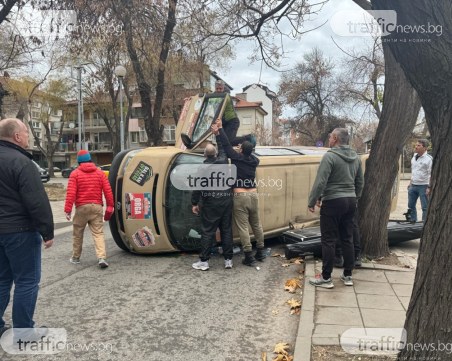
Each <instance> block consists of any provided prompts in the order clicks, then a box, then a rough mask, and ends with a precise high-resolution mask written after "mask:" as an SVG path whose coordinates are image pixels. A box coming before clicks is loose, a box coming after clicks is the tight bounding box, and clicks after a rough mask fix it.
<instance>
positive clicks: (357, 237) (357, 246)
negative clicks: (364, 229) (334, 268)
mask: <svg viewBox="0 0 452 361" xmlns="http://www.w3.org/2000/svg"><path fill="white" fill-rule="evenodd" d="M353 248H354V250H355V259H357V258H358V257H360V256H361V232H360V231H359V225H358V209H356V212H355V216H354V217H353ZM340 257H342V244H341V242H338V243H337V244H336V258H340Z"/></svg>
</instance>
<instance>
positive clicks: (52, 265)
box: [0, 226, 301, 361]
mask: <svg viewBox="0 0 452 361" xmlns="http://www.w3.org/2000/svg"><path fill="white" fill-rule="evenodd" d="M68 231H69V232H70V231H71V229H70V228H69V229H67V228H66V229H62V230H58V231H57V236H56V237H55V240H56V241H55V245H54V247H52V248H50V249H48V250H43V262H42V264H43V270H42V282H41V288H40V293H39V298H38V303H37V309H36V312H35V320H36V324H37V325H38V326H39V325H46V326H47V327H51V328H64V329H66V331H67V335H68V340H67V342H68V343H67V345H66V350H64V351H63V352H61V353H58V354H56V355H52V356H50V355H36V356H11V355H8V354H6V353H4V352H3V351H1V348H0V359H1V360H18V359H20V360H28V359H30V360H31V359H32V360H76V359H77V360H151V361H153V360H155V361H157V360H159V361H166V360H168V361H170V360H171V361H178V360H181V361H182V360H184V361H191V360H193V361H195V360H196V361H204V360H205V361H222V360H228V361H229V360H230V361H233V360H234V361H237V360H256V361H257V360H262V358H261V353H262V352H267V353H268V359H269V360H270V359H272V356H273V354H272V351H273V348H274V346H275V344H276V343H279V342H288V343H289V344H292V345H293V343H294V341H295V337H296V332H297V328H298V322H299V316H296V315H290V307H289V306H288V305H287V304H286V301H287V300H289V299H291V298H293V297H294V295H292V294H289V293H288V292H285V291H284V283H285V281H286V280H287V279H289V278H292V277H296V276H297V275H298V270H299V269H300V266H298V265H292V266H290V267H283V266H282V263H284V260H283V259H281V258H279V257H270V258H268V259H267V260H266V261H265V262H264V263H262V264H261V267H260V270H259V271H258V270H256V269H255V268H250V267H246V266H243V265H242V264H241V262H240V261H241V258H242V257H243V256H242V255H239V256H236V257H235V258H234V262H235V263H234V268H233V269H232V270H225V269H224V268H223V259H222V258H220V257H219V256H214V257H213V258H212V259H211V269H210V270H209V271H205V272H203V271H197V270H194V269H192V268H191V264H192V263H193V262H194V261H196V260H197V257H196V255H194V254H172V255H159V256H137V255H132V254H130V253H127V252H124V251H121V250H120V249H119V248H117V247H116V245H115V244H114V242H113V240H112V239H111V236H110V233H109V229H108V226H106V231H107V233H108V236H107V237H108V241H107V244H108V247H107V249H108V261H109V262H110V267H109V268H107V269H105V270H101V269H99V268H98V267H97V265H96V258H95V253H94V247H93V244H92V240H91V236H90V235H89V236H88V235H87V233H85V235H86V239H85V247H84V250H83V254H82V258H81V264H80V265H73V264H71V263H69V261H68V260H69V257H70V255H71V246H72V245H71V233H68ZM272 246H273V248H272V251H273V252H274V253H275V252H278V251H280V252H281V253H283V252H282V246H281V245H277V244H276V245H272ZM295 298H298V299H301V295H300V294H299V293H298V295H295ZM10 317H11V305H10V307H9V308H8V310H7V312H6V314H5V319H6V321H7V322H10ZM82 347H83V348H84V349H83V350H81V348H82Z"/></svg>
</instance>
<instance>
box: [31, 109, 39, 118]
mask: <svg viewBox="0 0 452 361" xmlns="http://www.w3.org/2000/svg"><path fill="white" fill-rule="evenodd" d="M31 117H32V118H34V119H39V118H40V117H41V112H39V111H36V110H32V111H31Z"/></svg>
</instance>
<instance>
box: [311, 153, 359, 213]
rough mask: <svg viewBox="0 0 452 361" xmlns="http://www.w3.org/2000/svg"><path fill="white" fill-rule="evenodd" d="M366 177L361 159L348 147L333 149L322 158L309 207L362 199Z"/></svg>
mask: <svg viewBox="0 0 452 361" xmlns="http://www.w3.org/2000/svg"><path fill="white" fill-rule="evenodd" d="M363 186H364V176H363V170H362V167H361V159H360V157H358V155H357V154H356V152H355V151H354V150H353V149H350V146H348V145H341V146H339V147H333V148H331V149H330V150H329V151H328V152H326V153H325V155H324V156H323V158H322V161H321V162H320V165H319V169H318V171H317V177H316V178H315V182H314V185H313V186H312V190H311V194H310V195H309V203H308V207H314V205H315V203H316V201H317V200H318V199H319V198H320V197H322V200H324V201H325V200H329V199H336V198H346V197H357V198H359V197H361V193H362V191H363Z"/></svg>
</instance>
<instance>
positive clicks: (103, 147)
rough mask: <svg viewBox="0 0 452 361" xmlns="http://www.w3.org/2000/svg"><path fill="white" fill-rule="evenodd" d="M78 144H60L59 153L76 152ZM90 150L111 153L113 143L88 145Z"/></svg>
mask: <svg viewBox="0 0 452 361" xmlns="http://www.w3.org/2000/svg"><path fill="white" fill-rule="evenodd" d="M77 145H78V143H60V144H59V146H58V149H57V152H63V153H67V152H76V151H77ZM88 150H89V151H90V152H91V151H102V152H111V151H112V148H111V143H108V142H106V143H88Z"/></svg>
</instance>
